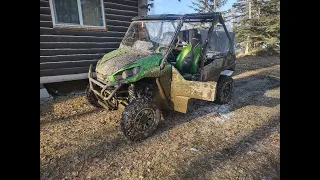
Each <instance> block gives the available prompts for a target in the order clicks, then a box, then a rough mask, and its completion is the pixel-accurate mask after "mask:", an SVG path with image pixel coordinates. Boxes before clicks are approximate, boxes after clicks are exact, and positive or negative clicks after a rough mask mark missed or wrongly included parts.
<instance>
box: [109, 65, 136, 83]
mask: <svg viewBox="0 0 320 180" xmlns="http://www.w3.org/2000/svg"><path fill="white" fill-rule="evenodd" d="M139 72H140V67H139V66H137V67H134V68H131V69H127V70H125V71H122V72H120V73H118V74H116V75H115V79H116V80H117V81H119V80H121V79H126V78H128V77H131V76H134V75H136V74H138V73H139Z"/></svg>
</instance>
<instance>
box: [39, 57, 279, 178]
mask: <svg viewBox="0 0 320 180" xmlns="http://www.w3.org/2000/svg"><path fill="white" fill-rule="evenodd" d="M234 80H235V86H234V94H233V98H232V101H231V102H230V103H229V104H228V105H216V104H214V103H212V102H206V101H200V100H193V101H191V102H190V104H189V110H188V113H187V114H182V113H178V112H168V113H167V115H166V117H165V118H166V119H165V120H164V121H162V122H161V123H160V127H159V129H158V130H157V132H156V133H155V134H154V135H153V136H152V137H150V138H148V139H146V140H144V141H141V142H138V143H130V142H128V141H126V139H125V138H124V137H123V135H122V134H121V132H120V127H119V122H118V121H119V119H120V115H121V112H122V110H123V109H119V110H117V111H110V112H108V111H104V110H101V109H95V108H93V107H91V106H90V105H89V104H88V102H87V101H86V99H85V97H84V96H83V95H78V96H69V97H61V98H56V99H54V100H53V101H51V102H40V179H201V180H202V179H241V180H243V179H280V58H279V57H255V56H246V57H242V58H238V64H237V71H236V72H235V74H234Z"/></svg>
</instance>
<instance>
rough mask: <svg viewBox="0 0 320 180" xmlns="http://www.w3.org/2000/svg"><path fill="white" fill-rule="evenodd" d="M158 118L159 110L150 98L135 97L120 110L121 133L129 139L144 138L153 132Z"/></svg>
mask: <svg viewBox="0 0 320 180" xmlns="http://www.w3.org/2000/svg"><path fill="white" fill-rule="evenodd" d="M160 118H161V111H160V109H159V108H158V107H157V105H156V103H155V102H154V101H153V100H152V99H151V98H139V99H135V100H133V101H132V102H131V103H130V104H129V105H128V106H126V107H125V109H124V111H123V112H122V116H121V120H120V126H121V130H122V133H123V134H124V136H125V137H126V138H128V139H129V140H131V141H138V140H143V139H146V138H147V137H149V136H150V135H152V134H153V133H154V132H155V130H156V129H157V127H158V124H159V121H160Z"/></svg>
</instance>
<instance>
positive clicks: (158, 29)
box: [121, 21, 178, 53]
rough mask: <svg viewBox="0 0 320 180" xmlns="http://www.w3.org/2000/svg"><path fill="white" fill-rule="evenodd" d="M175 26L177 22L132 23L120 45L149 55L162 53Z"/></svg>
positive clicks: (170, 38)
mask: <svg viewBox="0 0 320 180" xmlns="http://www.w3.org/2000/svg"><path fill="white" fill-rule="evenodd" d="M177 26H178V21H134V22H132V23H131V24H130V26H129V28H128V31H127V33H126V34H125V36H124V38H123V40H122V42H121V45H124V46H127V47H130V48H133V49H137V50H140V51H148V52H151V53H154V52H163V51H165V50H166V49H167V48H168V47H169V46H170V42H171V40H172V38H173V36H174V33H175V31H176V28H177ZM160 49H161V50H160Z"/></svg>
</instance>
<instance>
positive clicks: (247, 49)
mask: <svg viewBox="0 0 320 180" xmlns="http://www.w3.org/2000/svg"><path fill="white" fill-rule="evenodd" d="M248 3H249V9H248V11H249V19H251V0H248ZM249 44H250V36H248V37H247V43H246V50H245V52H244V53H245V54H248V53H249Z"/></svg>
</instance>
